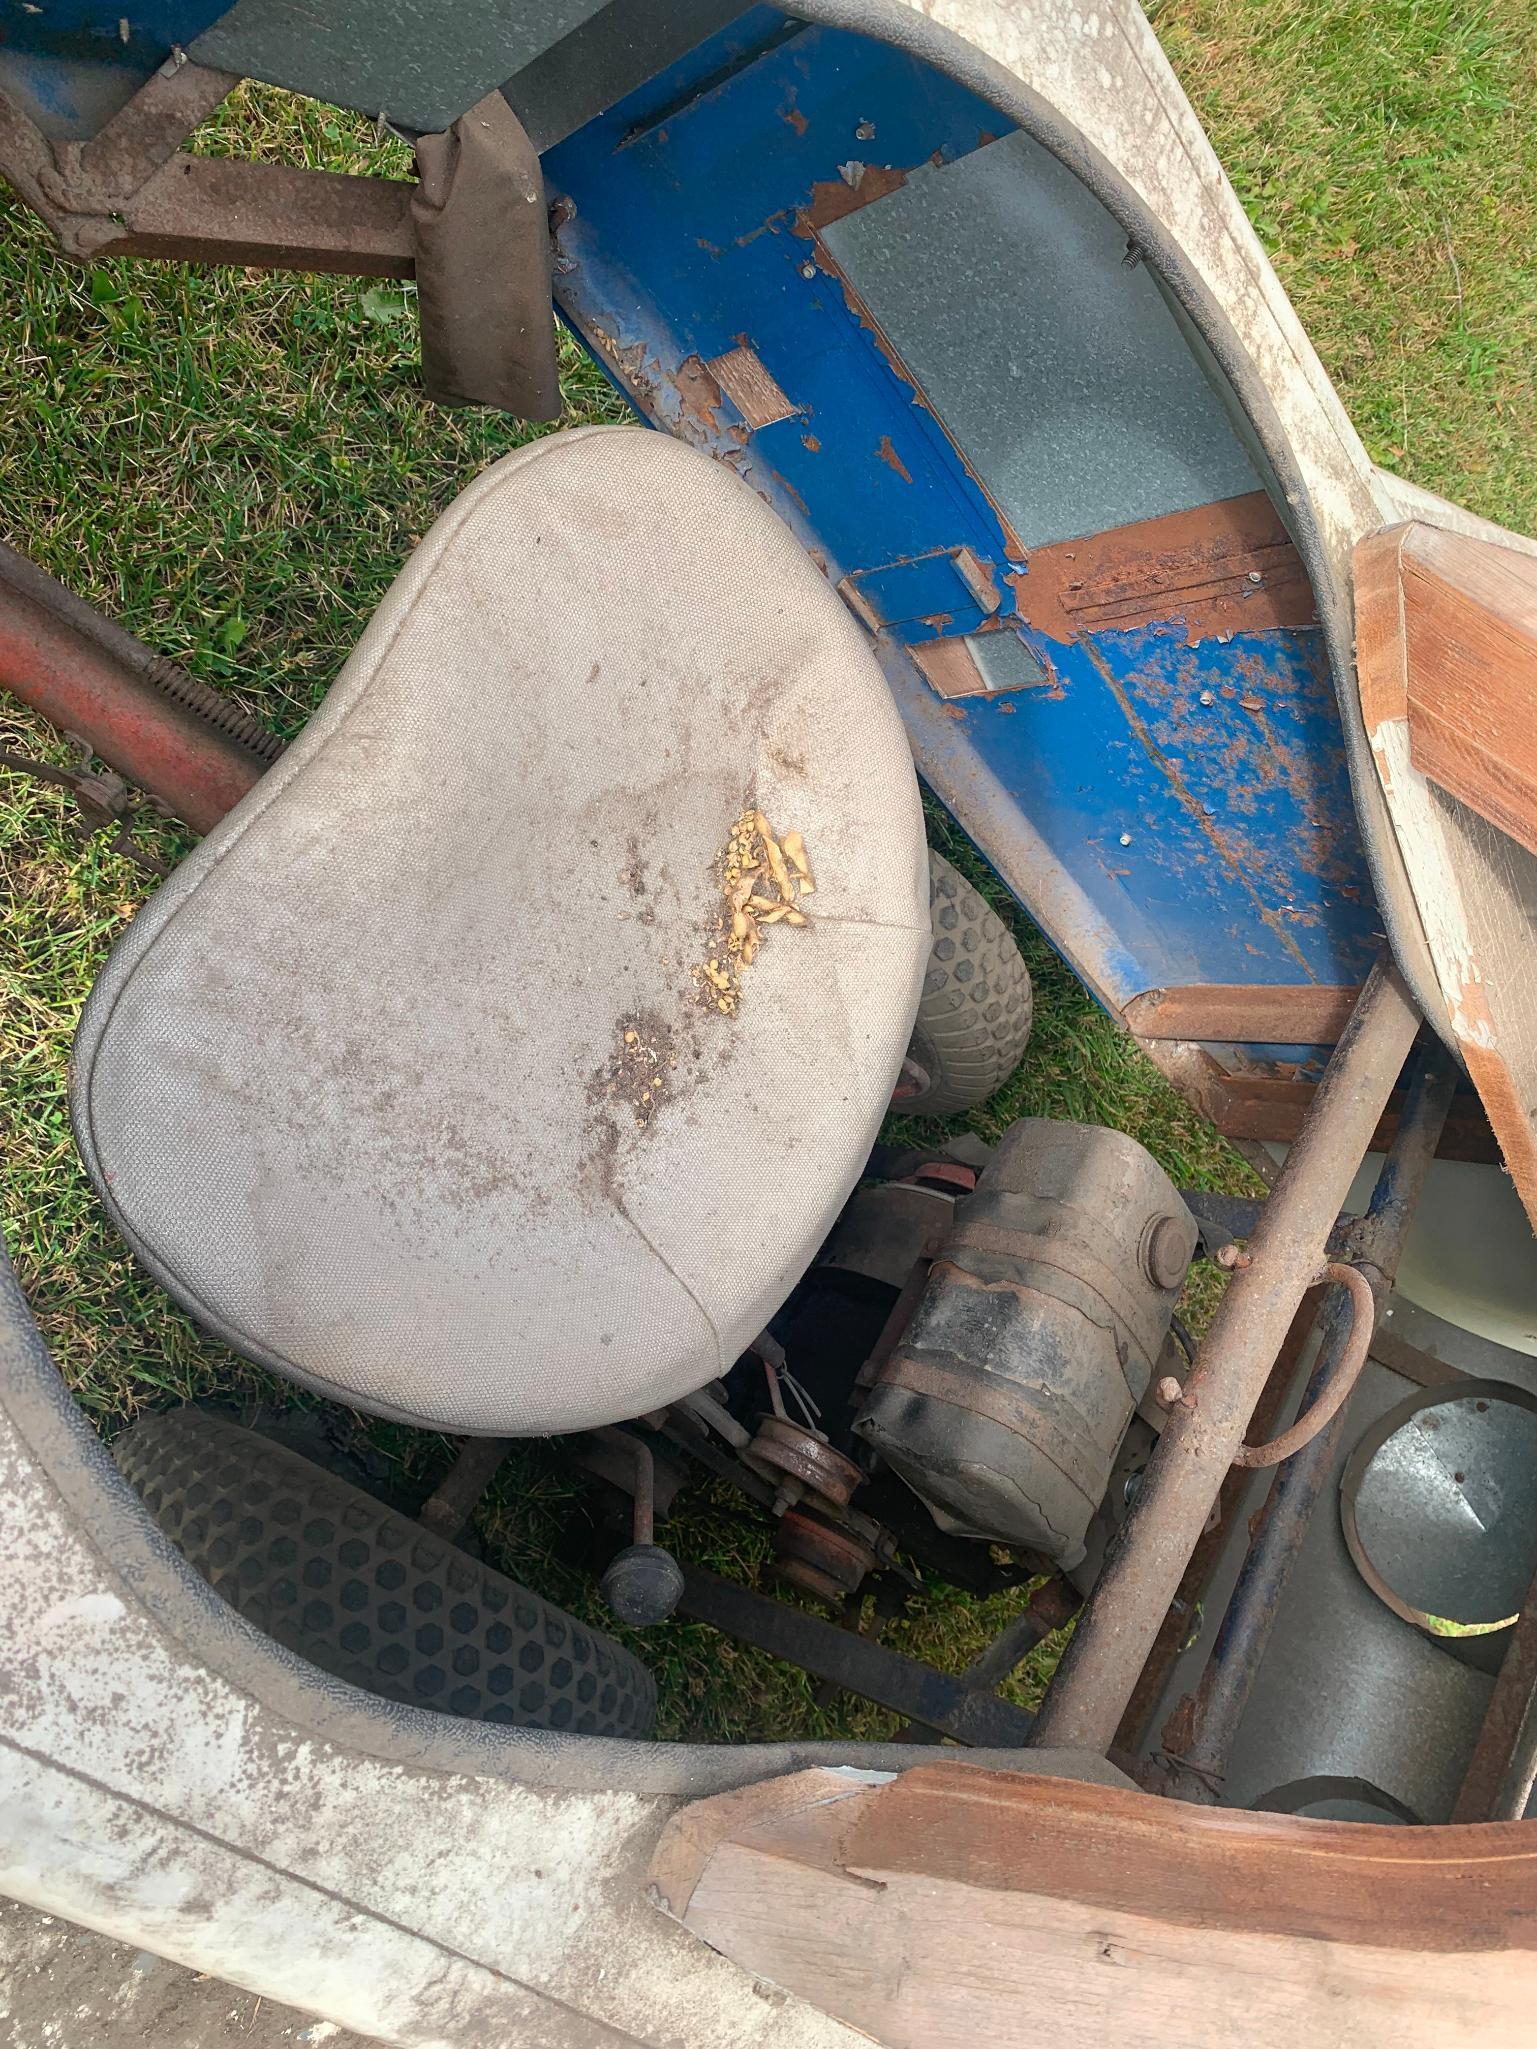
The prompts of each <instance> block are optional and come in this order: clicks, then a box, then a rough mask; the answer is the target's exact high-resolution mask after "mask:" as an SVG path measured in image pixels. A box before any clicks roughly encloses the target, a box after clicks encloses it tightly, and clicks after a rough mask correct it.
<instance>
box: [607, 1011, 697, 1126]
mask: <svg viewBox="0 0 1537 2049" xmlns="http://www.w3.org/2000/svg"><path fill="white" fill-rule="evenodd" d="M679 1057H680V1054H679V1047H678V1041H677V1034H676V1033H675V1032H674V1030H673V1028H672V1026H671V1025H670V1024H669V1023H668V1022H667V1020H666V1019H665V1018H664V1017H663V1016H661V1014H660V1013H659V1012H657V1011H654V1010H646V1011H640V1012H638V1013H637V1014H636V1015H635V1016H634V1017H623V1018H621V1019H620V1020H619V1025H618V1042H617V1044H616V1045H615V1047H614V1051H613V1052H612V1054H610V1056H609V1058H608V1060H607V1061H606V1062H605V1063H604V1065H603V1066H602V1067H600V1068H599V1070H598V1072H597V1073H596V1074H595V1075H594V1076H593V1079H592V1080H591V1082H590V1083H589V1084H588V1087H587V1100H588V1102H589V1103H591V1105H592V1106H593V1109H594V1110H595V1111H599V1112H602V1111H616V1110H619V1109H621V1108H623V1109H625V1110H628V1112H629V1115H630V1118H631V1121H632V1122H633V1123H634V1124H635V1126H636V1128H637V1129H638V1130H641V1131H643V1130H644V1129H645V1128H646V1126H647V1125H648V1124H649V1123H650V1122H651V1120H652V1118H653V1117H654V1116H655V1115H656V1113H657V1111H658V1110H659V1109H660V1108H661V1107H662V1104H663V1103H664V1102H665V1101H666V1100H667V1098H668V1096H669V1095H670V1094H671V1092H672V1089H673V1086H674V1083H675V1080H676V1075H677V1068H678V1060H679Z"/></svg>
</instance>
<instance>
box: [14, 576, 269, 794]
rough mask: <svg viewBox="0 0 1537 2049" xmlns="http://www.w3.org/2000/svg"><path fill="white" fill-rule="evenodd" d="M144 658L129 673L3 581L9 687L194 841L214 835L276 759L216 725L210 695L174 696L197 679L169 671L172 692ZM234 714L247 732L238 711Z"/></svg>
mask: <svg viewBox="0 0 1537 2049" xmlns="http://www.w3.org/2000/svg"><path fill="white" fill-rule="evenodd" d="M3 567H4V565H3V563H0V571H3ZM28 567H30V565H28ZM35 575H36V576H38V577H40V576H41V572H35ZM76 602H77V603H78V601H76ZM120 637H121V639H122V640H124V641H126V640H127V635H121V636H120ZM133 645H136V643H135V644H133ZM140 652H141V653H142V654H143V657H144V664H143V666H134V665H132V664H130V663H129V662H128V661H125V660H124V658H123V655H122V653H121V651H120V650H119V649H116V648H113V647H111V646H109V645H106V644H104V643H103V641H102V640H101V639H99V638H97V637H94V636H93V635H91V634H89V633H87V632H85V631H83V630H82V629H81V627H80V625H79V624H78V623H75V622H74V621H72V620H71V619H69V618H66V617H62V616H61V615H60V614H59V613H58V612H55V611H54V610H52V609H50V607H49V606H48V605H47V604H46V603H44V602H43V601H42V598H41V596H40V595H38V594H37V591H36V588H35V587H33V588H28V589H23V588H20V587H18V586H17V585H16V584H13V583H11V582H9V581H6V580H5V578H4V576H3V574H0V685H3V687H4V688H6V689H8V690H9V691H11V692H12V694H13V695H14V696H16V697H19V698H20V699H21V700H22V701H23V703H25V704H30V705H31V706H32V707H33V709H34V710H36V711H39V712H41V713H42V715H43V717H44V718H46V719H47V720H48V721H49V722H50V723H51V724H52V725H55V726H57V727H58V728H59V729H60V731H61V732H65V733H71V734H78V735H79V737H80V738H81V740H82V741H84V742H85V743H86V744H87V745H88V746H89V747H90V749H91V751H92V752H93V753H94V754H97V755H99V756H100V758H101V759H102V760H103V761H105V762H107V763H109V764H110V765H111V766H112V767H113V768H115V769H117V770H118V771H119V772H120V773H121V774H122V775H124V776H126V777H127V778H128V779H129V781H130V782H133V783H136V784H137V785H138V786H139V787H140V788H141V789H144V790H147V791H149V793H150V794H151V795H152V796H154V797H157V798H158V799H159V800H160V801H161V803H163V804H164V805H165V806H166V808H167V809H168V810H169V811H171V812H173V813H174V814H175V816H176V817H178V818H180V819H182V820H184V821H185V823H186V824H188V825H189V826H191V827H192V829H193V831H194V832H207V831H209V830H210V829H211V828H212V827H213V826H214V825H216V824H217V823H218V821H219V820H220V819H221V818H222V817H223V816H224V814H225V812H226V811H228V810H230V809H231V808H232V807H233V806H234V805H236V804H238V803H239V801H240V799H241V798H242V797H243V796H245V794H246V793H247V791H248V790H251V789H253V788H254V787H255V785H256V783H257V782H258V781H259V780H260V779H261V777H262V775H263V774H264V773H265V772H266V770H267V768H268V766H269V759H268V758H264V755H263V754H262V753H259V752H258V751H257V750H256V748H255V747H253V746H252V745H250V744H249V742H248V739H247V738H245V737H242V735H241V731H240V729H238V728H237V730H236V731H231V730H227V729H226V728H225V727H224V726H222V725H221V724H218V723H215V721H214V720H213V719H212V718H210V717H209V716H208V715H207V712H206V709H205V708H204V706H203V704H202V702H201V696H202V692H201V686H193V691H194V694H193V697H192V700H191V701H188V698H187V694H186V693H185V692H184V691H183V692H180V693H179V692H178V690H177V688H176V687H175V686H176V684H177V683H178V681H184V682H185V683H187V684H191V683H192V679H191V678H190V677H187V678H184V679H183V678H181V672H179V671H176V670H175V669H174V667H172V666H171V665H167V672H168V674H169V677H170V679H171V683H172V685H173V687H172V688H170V689H168V688H166V687H164V678H163V677H162V678H159V679H157V677H156V672H155V658H154V657H153V656H152V655H150V653H149V651H148V649H143V650H140ZM208 694H209V695H210V696H211V695H212V693H208ZM228 709H229V711H230V712H231V713H232V714H233V715H234V718H235V719H236V720H239V721H241V725H242V726H243V723H244V721H243V715H242V714H240V713H239V711H238V708H237V707H234V706H230V707H228Z"/></svg>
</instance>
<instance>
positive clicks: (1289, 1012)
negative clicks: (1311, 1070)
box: [1121, 982, 1361, 1046]
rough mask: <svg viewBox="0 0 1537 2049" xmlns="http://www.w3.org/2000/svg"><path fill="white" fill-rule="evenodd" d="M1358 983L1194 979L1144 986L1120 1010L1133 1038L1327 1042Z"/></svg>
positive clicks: (1338, 1029) (1348, 1008) (1351, 1005)
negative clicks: (1172, 985)
mask: <svg viewBox="0 0 1537 2049" xmlns="http://www.w3.org/2000/svg"><path fill="white" fill-rule="evenodd" d="M1360 994H1361V991H1360V987H1359V985H1357V986H1355V987H1351V988H1343V989H1340V988H1329V987H1327V986H1326V985H1324V984H1322V983H1319V982H1301V983H1285V982H1255V983H1251V984H1243V983H1216V982H1198V983H1196V984H1195V985H1194V986H1193V987H1190V988H1184V989H1146V990H1144V991H1143V993H1142V994H1141V995H1140V996H1133V998H1132V999H1131V1001H1130V1002H1129V1003H1128V1004H1127V1005H1126V1006H1125V1007H1124V1009H1123V1010H1122V1012H1121V1017H1122V1020H1123V1022H1124V1023H1125V1024H1126V1026H1127V1027H1128V1029H1129V1030H1130V1031H1131V1032H1132V1033H1133V1035H1134V1036H1135V1037H1136V1038H1139V1039H1173V1040H1180V1039H1185V1040H1215V1041H1219V1042H1221V1041H1236V1042H1238V1043H1243V1042H1245V1041H1249V1042H1252V1043H1254V1044H1256V1045H1262V1046H1264V1045H1275V1046H1332V1045H1333V1044H1334V1043H1335V1041H1336V1040H1337V1039H1338V1038H1339V1035H1340V1033H1341V1032H1342V1031H1343V1030H1344V1029H1345V1025H1346V1023H1347V1022H1348V1020H1349V1017H1350V1013H1351V1011H1352V1010H1354V1008H1355V1006H1356V999H1357V998H1358V997H1359V996H1360Z"/></svg>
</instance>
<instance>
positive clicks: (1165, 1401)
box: [1153, 1373, 1185, 1409]
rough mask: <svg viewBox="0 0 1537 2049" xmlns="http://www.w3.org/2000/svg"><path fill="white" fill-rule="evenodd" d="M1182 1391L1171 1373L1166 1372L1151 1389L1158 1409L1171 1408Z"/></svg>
mask: <svg viewBox="0 0 1537 2049" xmlns="http://www.w3.org/2000/svg"><path fill="white" fill-rule="evenodd" d="M1184 1392H1185V1390H1184V1389H1183V1388H1182V1387H1181V1386H1180V1384H1179V1382H1178V1381H1177V1380H1176V1379H1175V1378H1174V1375H1173V1374H1172V1373H1166V1374H1165V1375H1164V1376H1163V1378H1162V1380H1160V1381H1159V1383H1158V1385H1157V1386H1156V1387H1155V1388H1154V1389H1153V1394H1154V1396H1155V1398H1156V1399H1157V1402H1158V1406H1159V1408H1160V1409H1172V1408H1173V1407H1174V1404H1175V1403H1176V1402H1177V1401H1178V1400H1179V1398H1180V1396H1181V1395H1182V1394H1183V1393H1184Z"/></svg>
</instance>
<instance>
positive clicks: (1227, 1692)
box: [1165, 1035, 1458, 1804]
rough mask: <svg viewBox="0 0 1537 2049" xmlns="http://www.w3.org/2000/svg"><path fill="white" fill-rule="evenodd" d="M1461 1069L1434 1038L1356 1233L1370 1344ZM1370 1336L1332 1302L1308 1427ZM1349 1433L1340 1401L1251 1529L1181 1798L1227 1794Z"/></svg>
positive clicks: (1175, 1754)
mask: <svg viewBox="0 0 1537 2049" xmlns="http://www.w3.org/2000/svg"><path fill="white" fill-rule="evenodd" d="M1457 1071H1458V1070H1457V1065H1456V1063H1455V1061H1454V1060H1453V1059H1452V1057H1451V1055H1450V1054H1449V1053H1448V1052H1447V1051H1446V1049H1445V1048H1444V1047H1443V1046H1442V1045H1441V1042H1440V1041H1439V1040H1438V1039H1435V1038H1433V1037H1430V1036H1429V1035H1427V1043H1426V1045H1425V1047H1424V1050H1423V1051H1422V1052H1421V1054H1420V1057H1419V1060H1418V1062H1417V1064H1416V1067H1415V1070H1414V1075H1413V1079H1412V1081H1411V1083H1410V1086H1409V1091H1408V1096H1407V1099H1406V1101H1405V1104H1404V1112H1403V1115H1402V1117H1401V1118H1400V1119H1399V1123H1398V1133H1397V1136H1396V1137H1395V1138H1394V1141H1393V1144H1392V1146H1391V1148H1390V1149H1389V1151H1388V1155H1387V1157H1386V1159H1385V1160H1384V1161H1383V1163H1382V1169H1381V1172H1380V1173H1379V1174H1378V1176H1377V1185H1376V1187H1375V1188H1374V1189H1373V1190H1372V1194H1371V1200H1370V1202H1369V1203H1368V1205H1367V1209H1366V1214H1365V1216H1363V1217H1362V1218H1361V1219H1360V1220H1359V1221H1358V1222H1357V1223H1356V1224H1355V1225H1354V1226H1353V1227H1352V1230H1351V1233H1350V1239H1351V1245H1350V1250H1351V1253H1352V1255H1353V1256H1354V1258H1355V1260H1356V1262H1357V1264H1356V1266H1355V1267H1354V1268H1353V1269H1352V1271H1353V1272H1354V1273H1355V1274H1356V1275H1357V1277H1358V1278H1359V1279H1360V1280H1361V1281H1362V1283H1363V1285H1365V1286H1366V1287H1367V1289H1368V1291H1369V1294H1370V1298H1371V1299H1370V1304H1369V1314H1368V1315H1367V1317H1366V1322H1365V1330H1366V1337H1367V1340H1368V1342H1369V1341H1370V1339H1371V1336H1372V1334H1373V1331H1374V1328H1375V1324H1376V1317H1377V1313H1378V1311H1379V1310H1380V1309H1381V1307H1382V1305H1383V1303H1384V1302H1385V1301H1386V1300H1387V1298H1388V1295H1389V1294H1390V1293H1391V1291H1392V1287H1393V1279H1394V1276H1395V1274H1396V1273H1397V1271H1398V1262H1399V1259H1400V1257H1401V1256H1402V1253H1403V1249H1404V1244H1405V1242H1406V1240H1407V1238H1408V1236H1409V1227H1410V1225H1411V1224H1412V1223H1413V1221H1414V1215H1415V1211H1416V1210H1417V1209H1418V1207H1419V1200H1420V1196H1421V1194H1422V1193H1423V1191H1424V1187H1425V1177H1426V1175H1427V1174H1428V1173H1429V1172H1430V1163H1431V1161H1432V1160H1433V1159H1434V1158H1435V1153H1436V1145H1437V1142H1438V1140H1439V1139H1440V1136H1441V1132H1442V1128H1443V1127H1444V1125H1445V1123H1446V1115H1447V1111H1448V1109H1449V1108H1450V1106H1451V1100H1452V1092H1453V1090H1454V1089H1455V1087H1456V1084H1457ZM1360 1333H1361V1317H1360V1315H1359V1313H1358V1312H1357V1310H1356V1308H1355V1305H1354V1304H1351V1305H1348V1306H1347V1304H1346V1302H1345V1301H1344V1300H1343V1299H1342V1298H1341V1297H1340V1296H1338V1295H1334V1296H1331V1298H1330V1299H1329V1301H1328V1302H1327V1303H1326V1304H1325V1306H1324V1310H1323V1313H1322V1315H1321V1317H1320V1319H1319V1331H1318V1352H1317V1357H1316V1359H1315V1362H1314V1366H1313V1371H1312V1374H1311V1376H1310V1378H1309V1382H1308V1386H1307V1389H1306V1391H1305V1393H1304V1395H1303V1419H1302V1420H1304V1421H1306V1420H1307V1419H1308V1418H1309V1417H1311V1416H1313V1415H1315V1414H1316V1413H1317V1411H1318V1408H1319V1407H1320V1404H1321V1401H1322V1398H1323V1396H1324V1393H1325V1390H1326V1389H1327V1388H1329V1387H1330V1386H1334V1385H1338V1381H1339V1377H1340V1374H1341V1370H1342V1366H1343V1363H1344V1360H1345V1357H1346V1355H1347V1354H1348V1353H1349V1352H1350V1351H1351V1350H1352V1349H1353V1347H1354V1345H1355V1344H1356V1343H1357V1342H1358V1340H1359V1337H1360ZM1345 1427H1346V1418H1345V1414H1344V1412H1343V1405H1340V1407H1339V1408H1338V1409H1337V1410H1336V1412H1335V1413H1334V1414H1333V1415H1332V1416H1330V1417H1329V1418H1327V1419H1326V1421H1325V1426H1324V1428H1323V1429H1322V1430H1321V1431H1318V1432H1317V1433H1316V1434H1314V1435H1313V1436H1312V1437H1311V1439H1310V1441H1309V1442H1308V1443H1307V1444H1305V1445H1304V1446H1302V1448H1301V1449H1300V1450H1299V1451H1298V1452H1297V1454H1296V1455H1295V1456H1293V1457H1290V1458H1288V1459H1287V1461H1286V1463H1285V1464H1284V1465H1283V1466H1282V1467H1281V1470H1280V1471H1279V1472H1278V1473H1277V1475H1276V1477H1275V1480H1274V1483H1273V1484H1272V1486H1271V1489H1270V1492H1269V1494H1268V1495H1267V1496H1266V1498H1265V1502H1264V1506H1263V1507H1262V1508H1261V1510H1260V1512H1259V1514H1258V1515H1257V1516H1256V1517H1255V1518H1254V1520H1253V1522H1252V1523H1251V1525H1250V1529H1251V1535H1250V1540H1249V1548H1248V1551H1247V1553H1246V1555H1245V1557H1244V1561H1243V1566H1242V1568H1241V1570H1240V1572H1239V1575H1238V1582H1237V1584H1236V1586H1235V1587H1234V1588H1233V1592H1232V1595H1231V1596H1230V1598H1229V1600H1228V1605H1227V1611H1226V1613H1225V1614H1224V1615H1223V1618H1222V1622H1221V1626H1220V1627H1219V1629H1218V1631H1217V1636H1216V1641H1215V1642H1214V1644H1213V1646H1212V1651H1211V1655H1210V1657H1209V1658H1208V1659H1207V1661H1206V1667H1205V1670H1204V1671H1203V1672H1202V1674H1201V1680H1200V1684H1199V1686H1198V1687H1197V1688H1196V1691H1195V1693H1194V1694H1193V1695H1191V1696H1190V1697H1189V1698H1188V1699H1187V1700H1186V1701H1185V1702H1184V1703H1182V1704H1181V1707H1180V1708H1179V1709H1176V1711H1175V1714H1174V1716H1173V1717H1171V1721H1170V1724H1169V1726H1168V1728H1167V1729H1166V1731H1165V1742H1166V1744H1167V1745H1168V1762H1169V1766H1170V1769H1171V1780H1170V1787H1169V1790H1170V1791H1171V1792H1173V1793H1174V1794H1175V1795H1176V1796H1177V1797H1178V1798H1181V1799H1185V1800H1193V1801H1197V1802H1206V1803H1208V1804H1210V1803H1214V1802H1215V1801H1216V1800H1217V1798H1218V1797H1219V1794H1220V1791H1221V1787H1222V1783H1223V1780H1224V1778H1225V1776H1226V1773H1227V1764H1228V1757H1229V1755H1230V1753H1231V1751H1232V1747H1233V1740H1234V1738H1235V1736H1236V1735H1237V1733H1238V1725H1239V1723H1240V1722H1241V1721H1242V1719H1243V1714H1244V1710H1245V1708H1246V1707H1247V1706H1248V1703H1249V1695H1250V1694H1251V1693H1252V1691H1253V1689H1254V1682H1255V1679H1256V1678H1257V1677H1258V1675H1259V1668H1260V1664H1261V1662H1262V1660H1263V1659H1264V1655H1265V1649H1266V1646H1267V1645H1268V1643H1269V1641H1270V1633H1271V1631H1272V1629H1273V1628H1274V1627H1275V1621H1276V1616H1277V1615H1278V1614H1279V1612H1280V1606H1281V1599H1282V1596H1283V1595H1284V1594H1285V1592H1286V1587H1287V1583H1288V1581H1289V1580H1290V1578H1291V1573H1292V1568H1293V1566H1294V1565H1295V1564H1296V1561H1297V1558H1298V1555H1299V1553H1300V1552H1301V1549H1302V1542H1303V1539H1304V1538H1305V1537H1306V1535H1307V1532H1308V1528H1309V1525H1310V1524H1311V1522H1312V1520H1313V1516H1314V1514H1315V1512H1316V1510H1317V1507H1318V1503H1319V1500H1320V1497H1321V1496H1322V1494H1323V1491H1324V1488H1325V1485H1326V1484H1327V1481H1328V1476H1329V1474H1330V1473H1331V1472H1332V1471H1333V1469H1334V1465H1335V1460H1336V1457H1337V1455H1338V1452H1339V1448H1340V1443H1341V1439H1342V1436H1343V1433H1344V1430H1345ZM1288 1434H1290V1433H1288ZM1176 1732H1177V1733H1176Z"/></svg>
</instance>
